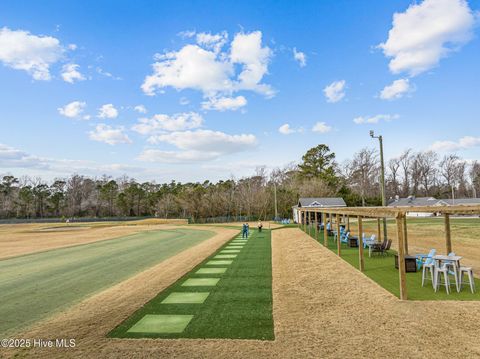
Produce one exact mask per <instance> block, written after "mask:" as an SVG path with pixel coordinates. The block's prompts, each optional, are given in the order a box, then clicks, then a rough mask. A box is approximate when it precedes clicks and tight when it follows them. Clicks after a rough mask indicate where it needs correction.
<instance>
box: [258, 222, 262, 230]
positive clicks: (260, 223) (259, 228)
mask: <svg viewBox="0 0 480 359" xmlns="http://www.w3.org/2000/svg"><path fill="white" fill-rule="evenodd" d="M262 228H263V224H262V221H259V222H258V233H260V232H261V231H262Z"/></svg>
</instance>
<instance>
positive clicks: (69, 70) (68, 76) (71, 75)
mask: <svg viewBox="0 0 480 359" xmlns="http://www.w3.org/2000/svg"><path fill="white" fill-rule="evenodd" d="M79 67H80V66H79V65H77V64H66V65H64V66H63V67H62V78H63V81H66V82H68V83H71V84H73V83H74V82H75V81H83V80H85V76H83V75H82V74H81V73H80V71H78V68H79Z"/></svg>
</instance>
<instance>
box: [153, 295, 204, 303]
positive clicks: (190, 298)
mask: <svg viewBox="0 0 480 359" xmlns="http://www.w3.org/2000/svg"><path fill="white" fill-rule="evenodd" d="M209 294H210V293H209V292H193V293H184V292H173V293H170V295H169V296H168V297H167V298H165V299H164V300H162V302H161V304H202V303H203V302H204V301H205V299H207V297H208V295H209Z"/></svg>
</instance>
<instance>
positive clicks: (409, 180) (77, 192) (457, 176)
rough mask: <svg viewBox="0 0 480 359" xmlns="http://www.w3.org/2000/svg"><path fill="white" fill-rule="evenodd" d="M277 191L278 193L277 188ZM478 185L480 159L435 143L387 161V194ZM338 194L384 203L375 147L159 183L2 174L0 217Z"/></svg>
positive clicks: (177, 212)
mask: <svg viewBox="0 0 480 359" xmlns="http://www.w3.org/2000/svg"><path fill="white" fill-rule="evenodd" d="M275 193H276V196H275ZM477 193H480V163H479V162H477V161H473V162H467V161H465V160H463V159H461V158H460V157H458V156H457V155H445V156H444V157H442V158H439V156H438V155H437V154H436V153H435V152H432V151H426V152H414V151H412V150H410V149H409V150H406V151H404V152H403V153H402V154H401V155H400V156H399V157H396V158H392V159H390V160H388V161H387V162H386V196H387V198H394V197H395V196H400V197H407V196H410V195H414V196H417V197H420V196H432V197H437V198H452V197H453V196H455V198H469V197H476V196H477ZM333 196H338V197H342V198H343V199H344V200H345V202H346V203H347V205H348V206H371V205H381V197H380V163H379V156H378V153H377V151H376V150H373V149H369V148H363V149H361V150H360V151H358V152H356V153H355V154H354V155H353V157H352V159H351V160H348V161H345V162H343V163H342V164H338V163H337V162H336V159H335V153H333V152H331V151H330V149H329V147H328V146H327V145H324V144H321V145H318V146H316V147H314V148H311V149H310V150H308V151H307V152H306V153H305V155H304V156H303V157H302V161H301V162H300V163H299V164H289V165H287V166H285V167H284V168H277V169H275V170H272V171H271V172H270V173H268V172H267V170H266V168H265V167H259V168H257V169H256V170H255V173H254V174H252V175H251V176H247V177H243V178H240V179H235V178H231V179H227V180H220V181H218V182H215V183H213V182H210V181H204V182H189V183H180V182H176V181H171V182H169V183H162V184H157V183H155V182H149V181H147V182H138V181H136V180H135V179H133V178H129V177H127V176H123V177H120V178H116V179H114V178H112V177H109V176H102V177H99V178H95V177H94V178H92V177H88V176H83V175H80V174H73V175H71V176H69V177H67V178H57V179H55V180H53V181H51V182H50V183H49V182H46V181H44V180H42V179H41V178H39V177H29V176H22V177H21V178H17V177H15V176H13V175H11V174H5V175H2V176H0V218H73V217H91V218H95V217H105V218H106V217H144V216H156V217H160V218H189V219H192V220H194V221H195V220H197V219H201V218H203V219H205V218H213V217H241V216H246V217H248V218H258V219H271V218H274V216H275V197H276V199H277V206H276V207H277V214H278V217H280V218H290V217H291V215H292V209H291V208H292V206H294V205H295V204H296V203H297V201H298V199H299V197H333Z"/></svg>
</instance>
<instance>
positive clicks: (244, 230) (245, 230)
mask: <svg viewBox="0 0 480 359" xmlns="http://www.w3.org/2000/svg"><path fill="white" fill-rule="evenodd" d="M246 237H248V224H247V223H244V224H243V225H242V238H246Z"/></svg>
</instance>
